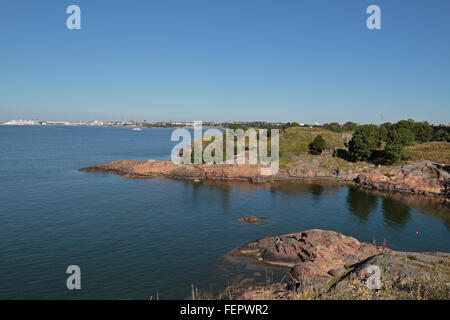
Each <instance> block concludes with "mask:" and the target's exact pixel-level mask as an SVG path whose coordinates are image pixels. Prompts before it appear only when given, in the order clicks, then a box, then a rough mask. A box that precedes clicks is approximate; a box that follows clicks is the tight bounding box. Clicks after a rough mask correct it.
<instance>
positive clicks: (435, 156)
mask: <svg viewBox="0 0 450 320" xmlns="http://www.w3.org/2000/svg"><path fill="white" fill-rule="evenodd" d="M405 150H406V151H407V152H408V154H409V156H410V158H409V159H410V160H413V161H421V160H432V161H435V162H437V163H444V164H450V143H449V142H427V143H421V144H417V145H415V146H410V147H406V148H405Z"/></svg>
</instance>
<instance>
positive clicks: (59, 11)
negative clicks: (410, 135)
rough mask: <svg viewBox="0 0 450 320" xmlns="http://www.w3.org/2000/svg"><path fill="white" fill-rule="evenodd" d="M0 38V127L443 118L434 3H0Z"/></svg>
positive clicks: (443, 25)
mask: <svg viewBox="0 0 450 320" xmlns="http://www.w3.org/2000/svg"><path fill="white" fill-rule="evenodd" d="M71 4H77V5H79V6H80V7H81V11H82V29H81V30H68V29H67V28H66V18H67V17H68V15H67V14H66V8H67V6H69V5H71ZM370 4H377V5H379V6H380V7H381V11H382V30H379V31H370V30H368V29H367V28H366V18H367V16H368V15H367V14H366V12H365V11H366V8H367V7H368V5H370ZM0 35H1V41H0V120H11V119H18V118H24V119H42V120H88V119H103V120H113V119H117V120H129V119H135V120H144V119H146V120H147V121H155V120H156V121H158V120H170V119H172V120H216V119H217V120H228V119H231V120H268V121H299V122H300V121H301V122H308V123H311V122H314V121H320V122H322V123H323V122H330V121H338V122H341V121H346V120H353V121H356V122H373V123H379V122H381V118H380V114H383V115H384V118H385V119H386V121H391V122H394V121H397V120H399V119H406V118H414V119H416V120H428V121H430V122H432V123H449V121H450V1H447V0H442V1H438V0H428V1H425V0H418V1H414V0H409V1H407V0H395V1H393V0H389V1H384V0H371V1H365V0H328V1H323V0H308V1H303V0H292V1H290V0H289V1H288V0H270V1H268V0H179V1H175V0H142V1H138V0H129V1H124V0H114V1H113V0H109V1H106V0H81V1H80V0H54V1H49V0H39V1H34V0H29V1H23V0H2V1H1V5H0Z"/></svg>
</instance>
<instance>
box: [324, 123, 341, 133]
mask: <svg viewBox="0 0 450 320" xmlns="http://www.w3.org/2000/svg"><path fill="white" fill-rule="evenodd" d="M323 128H324V129H327V130H330V131H333V132H337V133H339V132H342V127H341V125H340V124H339V123H337V122H331V123H325V124H324V125H323Z"/></svg>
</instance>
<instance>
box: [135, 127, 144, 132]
mask: <svg viewBox="0 0 450 320" xmlns="http://www.w3.org/2000/svg"><path fill="white" fill-rule="evenodd" d="M133 131H142V128H138V127H134V128H133Z"/></svg>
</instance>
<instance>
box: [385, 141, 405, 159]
mask: <svg viewBox="0 0 450 320" xmlns="http://www.w3.org/2000/svg"><path fill="white" fill-rule="evenodd" d="M402 153H403V146H402V145H401V144H400V143H399V142H398V141H390V142H388V143H387V145H386V147H385V148H384V159H385V163H386V164H394V163H398V162H400V160H401V159H402Z"/></svg>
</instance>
